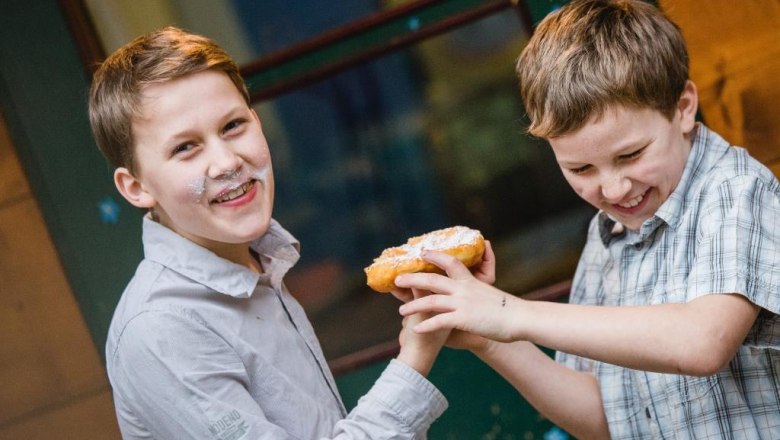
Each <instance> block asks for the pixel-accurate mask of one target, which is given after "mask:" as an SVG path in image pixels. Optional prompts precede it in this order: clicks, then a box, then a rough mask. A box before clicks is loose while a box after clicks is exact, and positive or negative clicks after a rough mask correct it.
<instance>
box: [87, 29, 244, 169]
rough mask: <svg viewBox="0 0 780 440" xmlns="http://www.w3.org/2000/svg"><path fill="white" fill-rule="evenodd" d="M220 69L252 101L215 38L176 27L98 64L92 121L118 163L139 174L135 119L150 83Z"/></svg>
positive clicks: (146, 37) (148, 36)
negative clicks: (145, 87) (133, 124)
mask: <svg viewBox="0 0 780 440" xmlns="http://www.w3.org/2000/svg"><path fill="white" fill-rule="evenodd" d="M207 69H217V70H221V71H223V72H225V73H226V74H227V75H228V77H229V78H230V80H231V81H232V82H233V84H235V86H236V88H237V89H238V90H239V92H241V93H242V95H243V96H244V99H245V100H246V102H247V105H248V104H249V93H248V91H247V88H246V85H245V84H244V80H243V78H242V77H241V74H240V72H239V69H238V66H237V65H236V63H235V62H234V61H233V60H232V59H231V58H230V56H229V55H228V54H227V53H226V52H225V51H224V50H222V49H221V48H220V47H219V46H218V45H217V44H216V43H215V42H214V41H212V40H210V39H208V38H205V37H202V36H199V35H194V34H191V33H188V32H185V31H183V30H182V29H179V28H176V27H170V26H169V27H165V28H163V29H160V30H157V31H154V32H150V33H148V34H146V35H142V36H140V37H138V38H136V39H134V40H133V41H131V42H130V43H128V44H126V45H125V46H122V47H121V48H119V49H117V50H116V51H115V52H114V53H113V54H111V55H110V56H109V57H108V58H107V59H106V60H105V61H104V62H103V63H101V65H100V66H99V68H98V69H97V71H96V72H95V74H94V76H93V79H92V87H91V89H90V94H89V122H90V126H91V127H92V133H93V135H94V137H95V141H96V142H97V145H98V148H99V149H100V151H101V152H102V153H103V155H104V156H105V157H106V159H107V160H108V162H109V163H110V164H111V165H113V166H114V167H126V168H127V169H128V170H129V171H130V172H131V173H135V170H136V164H135V160H134V145H133V144H134V140H133V130H132V122H133V119H134V118H135V117H136V116H138V114H139V113H138V112H139V110H140V105H141V98H142V93H143V89H144V86H146V85H148V84H153V83H161V82H165V81H169V80H173V79H176V78H180V77H182V76H185V75H188V74H191V73H196V72H201V71H204V70H207Z"/></svg>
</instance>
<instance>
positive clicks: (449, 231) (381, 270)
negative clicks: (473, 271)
mask: <svg viewBox="0 0 780 440" xmlns="http://www.w3.org/2000/svg"><path fill="white" fill-rule="evenodd" d="M424 250H432V251H439V252H444V253H447V254H450V255H452V256H454V257H456V258H457V259H458V260H460V261H461V262H462V263H463V264H465V265H466V266H467V267H471V266H474V265H475V264H477V263H479V262H480V261H482V255H483V254H484V253H485V239H484V237H482V234H481V233H480V232H479V231H478V230H476V229H470V228H468V227H466V226H451V227H449V228H444V229H439V230H437V231H432V232H428V233H426V234H423V235H418V236H416V237H412V238H410V239H409V240H408V241H407V242H406V244H404V245H401V246H396V247H390V248H387V249H385V250H384V251H382V254H381V255H379V256H378V257H377V258H375V259H374V262H373V264H371V265H370V266H368V267H366V268H365V269H364V271H365V272H366V279H367V284H368V286H369V287H371V288H372V289H374V290H376V291H377V292H389V291H391V290H393V289H394V288H395V278H396V277H397V276H398V275H401V274H404V273H412V272H441V269H439V268H438V267H436V266H435V265H433V264H431V263H429V262H427V261H425V260H423V259H422V257H421V255H422V252H423V251H424Z"/></svg>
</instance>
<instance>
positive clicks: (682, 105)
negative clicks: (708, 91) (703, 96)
mask: <svg viewBox="0 0 780 440" xmlns="http://www.w3.org/2000/svg"><path fill="white" fill-rule="evenodd" d="M698 109H699V94H698V91H697V90H696V85H695V84H694V83H693V81H691V80H688V81H687V82H686V83H685V88H684V89H683V92H682V94H681V95H680V100H679V101H677V110H678V111H679V112H680V118H681V120H680V128H682V131H683V133H686V134H688V133H690V132H691V131H693V127H695V125H696V111H697V110H698Z"/></svg>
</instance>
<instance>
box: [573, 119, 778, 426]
mask: <svg viewBox="0 0 780 440" xmlns="http://www.w3.org/2000/svg"><path fill="white" fill-rule="evenodd" d="M613 226H614V221H612V220H610V219H609V218H608V217H607V216H606V215H605V214H604V213H603V212H601V213H598V214H597V215H596V217H595V218H594V219H593V221H592V222H591V225H590V230H589V233H588V241H587V244H586V245H585V249H584V251H583V254H582V257H581V259H580V263H579V266H578V268H577V272H576V274H575V278H574V283H573V287H572V292H571V302H572V303H578V304H592V305H608V306H632V305H644V304H664V303H684V302H688V301H691V300H693V299H695V298H698V297H700V296H702V295H708V294H713V293H715V294H717V293H738V294H741V295H744V296H745V297H747V298H748V299H749V300H750V301H751V302H753V303H754V304H757V305H759V306H760V307H762V310H761V312H760V314H759V316H758V319H757V320H756V322H755V324H754V325H753V327H752V329H751V330H750V333H749V334H748V337H747V338H746V340H745V341H744V343H743V345H742V346H741V347H740V349H739V351H738V352H737V354H736V356H735V357H734V359H733V360H732V361H731V362H730V363H729V364H728V365H727V366H726V367H724V368H723V369H722V370H721V371H720V372H719V373H717V374H715V375H713V376H709V377H693V376H682V375H676V374H661V373H651V372H645V371H637V370H632V369H628V368H623V367H619V366H615V365H610V364H606V363H602V362H598V361H592V360H589V359H585V358H582V357H578V356H573V355H568V354H565V353H558V354H557V359H558V361H559V362H561V363H563V364H564V365H567V366H569V367H571V368H574V369H577V370H580V371H587V372H591V373H592V374H594V375H595V376H596V377H597V379H598V381H599V387H600V390H601V394H602V399H603V403H604V411H605V412H606V416H607V420H608V421H609V428H610V432H611V435H612V438H613V439H633V440H637V439H697V440H701V439H728V438H738V439H766V440H770V439H771V440H776V439H780V316H779V315H778V313H780V183H778V181H777V179H776V178H775V177H774V176H773V175H772V173H771V172H770V171H769V170H768V169H766V168H765V167H764V166H763V165H761V164H760V163H759V162H757V161H756V160H755V159H753V158H751V157H750V156H749V155H748V153H747V152H746V151H745V150H744V149H742V148H738V147H731V146H729V144H728V143H727V142H726V141H725V140H724V139H722V138H721V137H720V136H718V135H717V134H716V133H714V132H712V131H710V130H709V129H707V127H705V126H704V125H699V126H698V128H697V132H696V136H695V139H694V142H693V148H692V150H691V154H690V157H689V159H688V163H687V164H686V167H685V170H684V172H683V175H682V178H681V180H680V182H679V184H678V186H677V188H676V189H675V191H674V193H673V194H672V195H671V196H670V197H669V199H668V200H667V201H666V202H665V203H664V204H663V205H662V206H661V207H660V208H659V209H658V211H657V212H656V214H655V215H654V216H653V217H652V218H650V219H648V220H646V221H645V222H644V224H643V225H642V227H641V228H640V230H639V231H630V230H627V231H625V232H624V233H622V234H613V233H612V232H611V231H612V227H613Z"/></svg>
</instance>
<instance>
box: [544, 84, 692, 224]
mask: <svg viewBox="0 0 780 440" xmlns="http://www.w3.org/2000/svg"><path fill="white" fill-rule="evenodd" d="M696 107H697V98H696V88H695V86H694V85H693V83H691V82H689V83H688V85H687V86H686V89H685V91H684V92H683V94H682V95H681V98H680V101H679V102H678V106H677V110H676V112H675V114H674V117H673V118H672V120H671V121H670V120H668V119H667V118H666V117H664V115H663V114H661V113H660V112H658V111H655V110H651V109H637V108H629V107H623V106H613V107H610V108H609V109H608V110H607V111H606V112H605V114H604V115H603V117H601V118H600V119H598V120H591V121H589V122H588V123H586V124H585V126H583V127H582V128H581V129H579V130H578V131H576V132H574V133H571V134H568V135H565V136H561V137H557V138H552V139H550V140H549V142H550V145H551V146H552V149H553V152H554V153H555V158H556V160H557V161H558V165H559V166H560V167H561V170H562V171H563V175H564V176H565V178H566V180H567V181H568V182H569V184H570V185H571V186H572V188H574V190H575V191H576V192H577V194H579V196H580V197H582V198H583V199H585V200H586V201H587V202H588V203H590V204H591V205H593V206H595V207H596V208H598V209H601V210H603V211H604V212H606V213H607V214H609V215H610V216H611V217H612V218H613V219H615V220H617V221H619V222H620V223H622V224H623V225H624V226H625V227H627V228H629V229H632V230H638V229H639V228H640V227H641V225H642V223H643V222H644V221H645V220H647V219H648V218H650V217H652V216H653V214H655V212H656V211H657V210H658V208H659V207H660V206H661V204H663V203H664V201H666V199H667V198H668V197H669V196H670V195H671V194H672V192H673V191H674V189H675V188H676V187H677V183H678V182H679V181H680V178H681V177H682V173H683V170H684V169H685V164H686V162H687V160H688V155H689V153H690V150H691V136H690V135H691V133H692V131H693V128H694V126H695V115H696Z"/></svg>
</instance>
